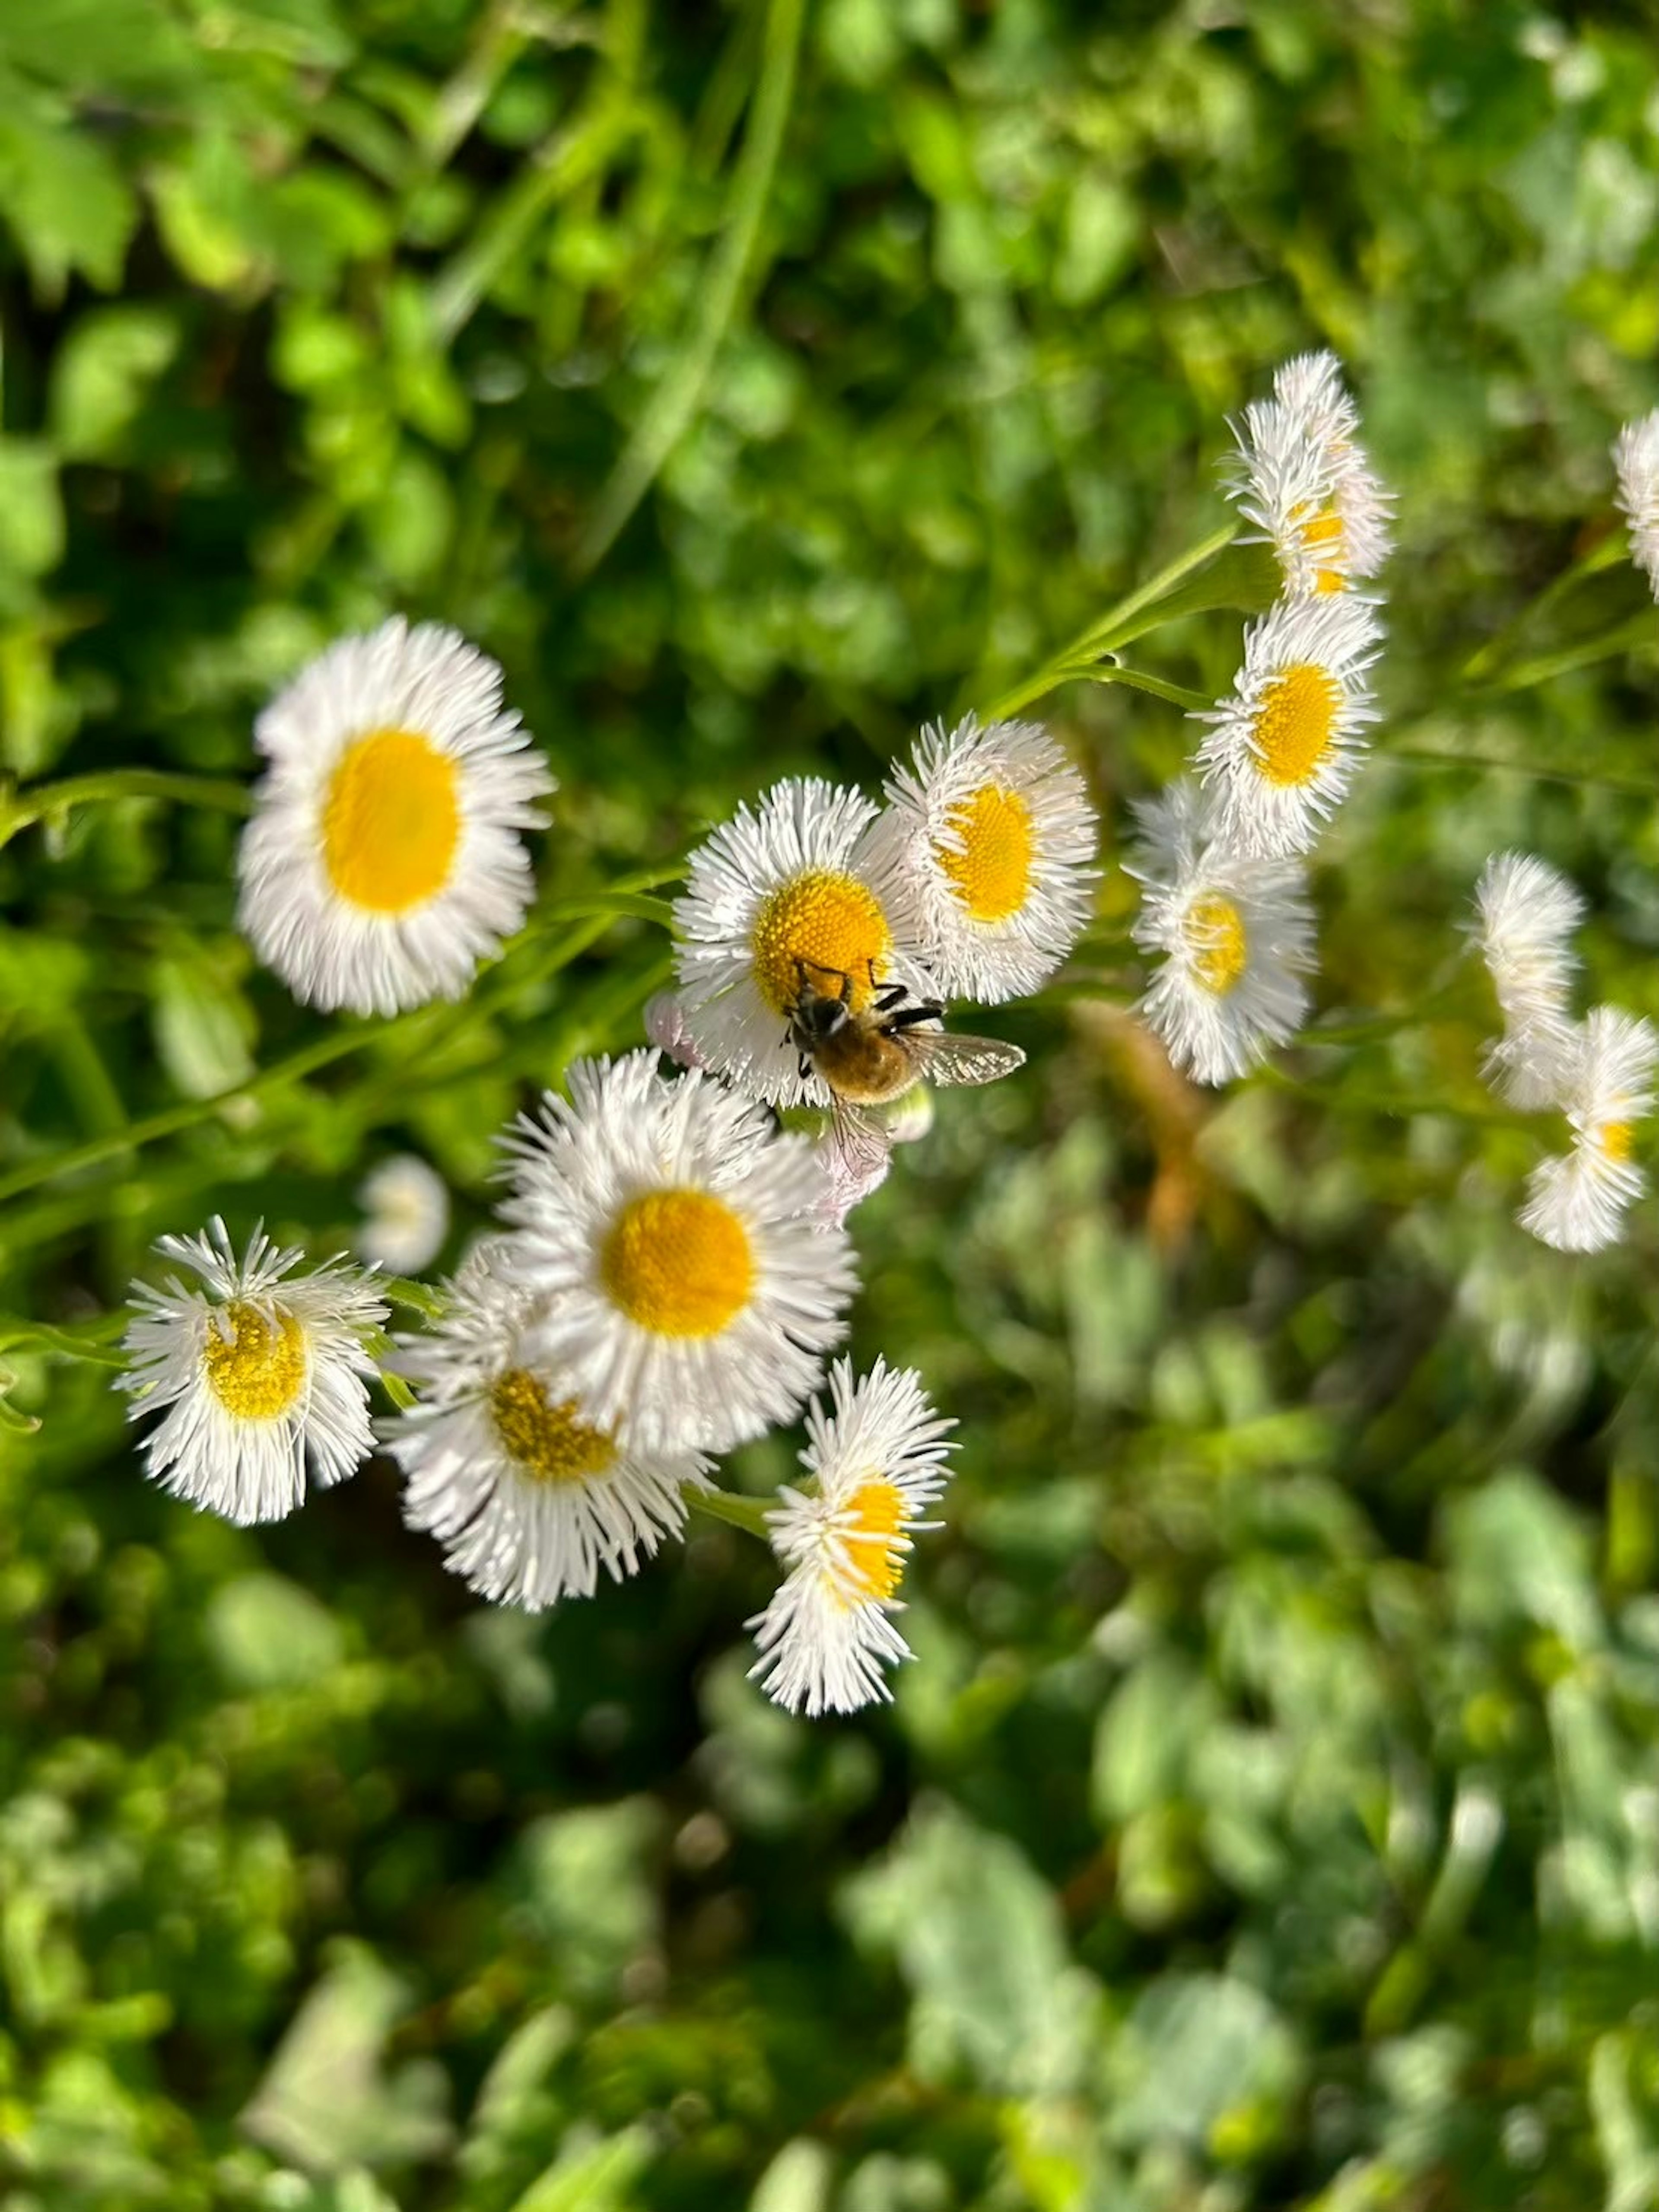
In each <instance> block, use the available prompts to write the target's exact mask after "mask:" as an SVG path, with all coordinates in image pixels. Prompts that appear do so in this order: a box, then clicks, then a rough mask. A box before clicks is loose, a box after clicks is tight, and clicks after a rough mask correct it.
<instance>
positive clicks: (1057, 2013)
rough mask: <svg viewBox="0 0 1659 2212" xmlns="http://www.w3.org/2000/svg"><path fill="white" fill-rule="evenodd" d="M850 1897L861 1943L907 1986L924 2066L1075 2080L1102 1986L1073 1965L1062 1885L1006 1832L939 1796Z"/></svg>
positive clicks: (1052, 2089)
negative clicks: (889, 1961)
mask: <svg viewBox="0 0 1659 2212" xmlns="http://www.w3.org/2000/svg"><path fill="white" fill-rule="evenodd" d="M842 1909H843V1911H844V1912H845V1914H846V1917H847V1918H848V1922H849V1923H850V1924H851V1926H852V1929H853V1932H854V1936H855V1937H856V1938H857V1940H858V1942H860V1944H861V1945H863V1946H865V1947H866V1948H870V1949H875V1950H883V1951H890V1952H891V1953H892V1954H894V1955H895V1957H896V1960H897V1962H898V1966H899V1971H900V1972H901V1973H902V1975H903V1976H904V1978H905V1980H906V1981H907V1982H908V1984H909V1985H910V1989H911V1991H912V1995H913V1997H914V2000H915V2002H914V2007H913V2009H912V2013H911V2018H910V2047H911V2053H912V2058H913V2063H915V2065H916V2067H917V2069H918V2070H919V2071H921V2073H923V2074H925V2075H927V2077H928V2078H930V2079H933V2080H939V2079H940V2078H942V2077H946V2076H948V2075H951V2074H952V2073H954V2072H956V2071H957V2070H958V2069H965V2070H966V2071H967V2072H968V2073H969V2074H970V2075H972V2076H973V2077H974V2078H975V2079H976V2080H977V2081H980V2082H981V2084H982V2085H983V2086H984V2087H986V2088H987V2089H991V2090H997V2091H1001V2092H1004V2093H1007V2094H1009V2095H1012V2096H1030V2095H1033V2094H1043V2095H1055V2094H1064V2093H1066V2091H1068V2090H1069V2089H1071V2088H1073V2087H1075V2086H1076V2085H1077V2082H1078V2081H1079V2077H1080V2075H1081V2073H1082V2070H1083V2069H1084V2067H1085V2062H1086V2057H1087V2052H1088V2050H1089V2045H1090V2041H1091V2034H1092V2021H1093V2013H1094V2008H1095V2005H1096V2002H1097V1999H1096V1992H1095V1990H1094V1985H1093V1984H1092V1983H1091V1980H1090V1979H1089V1978H1088V1977H1087V1976H1086V1975H1085V1974H1083V1973H1082V1972H1079V1970H1078V1969H1077V1968H1075V1967H1073V1966H1072V1964H1071V1962H1070V1959H1069V1957H1068V1954H1067V1952H1066V1939H1065V1934H1064V1930H1063V1929H1062V1927H1061V1924H1060V1913H1059V1909H1058V1906H1057V1904H1056V1901H1055V1899H1054V1893H1053V1892H1052V1891H1051V1890H1050V1889H1049V1888H1048V1885H1047V1883H1046V1882H1044V1881H1042V1880H1041V1879H1040V1878H1039V1877H1038V1876H1037V1875H1036V1873H1034V1872H1033V1870H1032V1869H1031V1867H1030V1863H1029V1862H1028V1861H1027V1860H1026V1859H1025V1858H1024V1856H1023V1855H1022V1853H1021V1852H1020V1851H1019V1850H1018V1848H1017V1847H1016V1846H1015V1845H1014V1844H1012V1843H1010V1842H1009V1841H1008V1840H1007V1839H1006V1838H1005V1837H1002V1836H996V1835H991V1834H988V1833H987V1832H986V1831H984V1830H983V1829H981V1828H976V1827H975V1826H974V1825H973V1823H972V1822H971V1821H969V1820H968V1819H967V1818H966V1816H965V1815H964V1814H961V1813H959V1812H957V1810H956V1808H954V1807H952V1806H947V1805H942V1804H936V1805H933V1806H932V1807H930V1808H927V1810H925V1811H923V1812H921V1813H918V1814H916V1816H915V1819H914V1820H912V1821H911V1823H910V1825H909V1826H908V1828H907V1829H906V1830H905V1832H904V1834H903V1835H902V1838H900V1841H899V1842H898V1844H896V1846H895V1847H894V1849H893V1850H891V1851H890V1853H889V1854H888V1856H887V1857H886V1859H885V1860H884V1862H883V1863H880V1864H879V1865H878V1866H875V1867H872V1869H869V1871H868V1872H866V1873H864V1874H860V1875H854V1877H853V1879H852V1880H851V1881H849V1882H848V1884H847V1886H846V1887H845V1888H844V1889H843V1891H842Z"/></svg>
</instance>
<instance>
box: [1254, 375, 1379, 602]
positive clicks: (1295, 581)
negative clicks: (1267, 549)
mask: <svg viewBox="0 0 1659 2212" xmlns="http://www.w3.org/2000/svg"><path fill="white" fill-rule="evenodd" d="M1232 431H1233V437H1234V439H1235V441H1236V442H1237V447H1238V452H1237V455H1236V456H1235V457H1234V459H1233V461H1232V462H1231V465H1230V468H1229V471H1228V479H1229V481H1228V489H1229V492H1230V494H1231V497H1232V498H1233V499H1234V500H1236V501H1237V504H1238V507H1239V509H1240V511H1241V513H1243V515H1244V516H1245V518H1246V520H1249V521H1250V522H1253V523H1254V524H1255V528H1256V534H1257V535H1258V537H1259V538H1261V539H1265V540H1266V542H1267V544H1270V545H1271V546H1272V547H1273V554H1274V557H1275V558H1276V559H1277V561H1278V562H1279V568H1281V570H1282V571H1283V572H1284V577H1285V590H1286V592H1288V593H1289V594H1290V595H1291V598H1293V599H1304V598H1307V597H1309V596H1310V595H1312V594H1326V593H1334V592H1346V591H1347V590H1348V589H1349V588H1350V587H1351V586H1352V585H1353V584H1355V583H1357V582H1360V581H1363V580H1365V579H1366V578H1368V577H1371V576H1374V575H1375V574H1376V572H1377V570H1378V569H1379V568H1381V567H1382V565H1383V562H1384V560H1385V559H1386V558H1387V556H1388V553H1389V509H1390V507H1392V505H1393V497H1392V495H1391V494H1390V493H1389V492H1388V491H1386V490H1385V489H1383V485H1382V483H1380V482H1379V481H1378V479H1377V478H1376V476H1375V475H1373V473H1372V471H1371V467H1370V462H1369V460H1368V459H1367V458H1366V455H1365V451H1364V447H1362V446H1361V444H1360V443H1359V435H1358V433H1359V410H1358V408H1357V407H1356V406H1355V405H1354V404H1353V401H1352V399H1351V398H1349V396H1348V394H1347V392H1346V391H1345V389H1344V388H1343V384H1342V374H1341V369H1340V365H1339V363H1338V362H1337V360H1336V356H1334V354H1329V353H1315V354H1302V355H1299V356H1297V359H1296V360H1294V361H1290V362H1285V366H1284V367H1283V368H1281V369H1280V370H1279V374H1278V375H1277V376H1276V377H1275V378H1274V379H1273V398H1271V399H1258V400H1255V401H1253V402H1252V403H1251V404H1250V405H1249V406H1248V407H1247V408H1246V409H1245V410H1244V413H1243V416H1242V417H1241V418H1240V420H1239V421H1237V422H1235V423H1234V424H1233V425H1232Z"/></svg>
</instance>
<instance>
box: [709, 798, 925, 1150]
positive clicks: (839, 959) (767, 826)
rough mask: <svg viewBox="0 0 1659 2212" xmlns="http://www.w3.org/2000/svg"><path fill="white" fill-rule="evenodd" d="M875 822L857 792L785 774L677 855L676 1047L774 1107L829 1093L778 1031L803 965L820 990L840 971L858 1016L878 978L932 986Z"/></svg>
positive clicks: (824, 1100) (811, 1101)
mask: <svg viewBox="0 0 1659 2212" xmlns="http://www.w3.org/2000/svg"><path fill="white" fill-rule="evenodd" d="M875 818H876V808H875V806H874V805H872V802H871V801H870V800H869V799H866V797H865V795H864V793H862V792H860V791H851V790H843V789H839V788H837V787H836V786H835V785H833V784H829V783H824V782H822V781H817V779H812V778H809V779H805V780H801V779H796V780H793V781H788V782H785V783H780V784H775V786H774V787H773V788H772V789H771V790H770V791H769V792H768V793H767V794H766V796H765V797H764V798H763V799H762V800H761V802H760V805H759V806H758V807H757V809H756V810H755V811H752V812H751V811H750V809H749V808H748V807H747V806H739V807H738V811H737V813H736V814H735V815H734V816H733V817H732V820H731V821H730V822H726V823H722V824H721V825H720V828H719V829H716V830H715V831H714V835H713V836H711V837H709V838H708V839H707V840H706V841H705V842H704V843H702V845H700V846H699V847H698V848H697V849H696V852H695V853H693V854H692V855H691V858H690V863H689V864H688V866H687V869H686V887H685V890H684V894H683V895H682V896H681V897H679V898H678V899H677V900H676V901H675V902H674V927H675V931H676V933H677V934H678V938H679V940H680V941H679V947H678V978H679V991H680V1000H681V1006H682V1011H683V1014H684V1037H685V1040H686V1043H687V1045H688V1047H689V1048H690V1051H691V1052H693V1053H694V1054H696V1056H697V1058H698V1059H699V1060H700V1062H701V1063H702V1064H703V1065H705V1066H708V1067H710V1068H713V1069H714V1071H715V1072H716V1073H719V1074H721V1075H724V1076H726V1077H727V1078H728V1079H730V1080H731V1081H732V1082H733V1083H735V1084H737V1085H738V1086H739V1087H740V1088H741V1089H743V1090H744V1091H749V1092H750V1094H751V1095H752V1096H754V1097H757V1098H764V1099H766V1100H767V1101H769V1103H771V1104H773V1105H786V1106H787V1105H800V1104H803V1103H804V1104H808V1105H813V1106H828V1104H829V1089H828V1086H827V1085H825V1084H824V1082H823V1079H822V1078H821V1077H820V1076H818V1075H817V1074H816V1073H808V1074H806V1075H805V1076H803V1075H802V1074H801V1073H800V1072H799V1060H800V1054H799V1050H798V1048H796V1047H795V1046H794V1045H793V1044H792V1043H791V1042H790V1041H789V1035H788V1030H789V1021H788V1010H789V1008H790V1007H791V1006H793V1004H794V1002H795V1000H796V999H797V998H798V997H799V994H800V989H801V982H802V966H803V963H805V968H806V969H808V970H809V971H812V970H816V971H817V976H816V981H817V987H819V988H823V987H824V985H823V976H824V975H844V976H846V977H847V978H848V979H849V982H850V987H851V988H850V1002H851V1004H852V1006H854V1010H855V1011H856V1012H860V1013H861V1012H864V1010H865V1009H866V1007H867V1006H869V1004H870V1002H871V1000H872V999H873V998H874V997H875V996H876V995H877V992H878V987H881V986H883V985H888V984H902V985H903V986H904V987H905V988H906V989H907V990H908V991H910V992H912V993H914V994H915V995H916V996H917V997H919V998H924V999H925V998H927V997H929V996H931V995H932V990H933V979H932V977H931V976H930V975H929V974H928V972H927V969H926V968H925V966H924V965H923V964H922V963H921V959H920V957H919V947H918V946H916V945H914V944H913V943H910V942H908V941H907V940H906V939H905V937H904V935H903V933H902V930H901V928H900V926H899V923H898V920H897V917H896V915H895V913H894V912H893V910H892V903H891V890H892V887H891V886H890V884H886V883H885V882H884V880H883V879H882V878H880V877H879V875H878V872H877V870H876V868H875V867H874V866H872V861H871V857H870V847H869V836H868V833H869V830H870V828H871V825H872V823H873V822H874V820H875ZM676 1056H677V1057H678V1054H677V1055H676Z"/></svg>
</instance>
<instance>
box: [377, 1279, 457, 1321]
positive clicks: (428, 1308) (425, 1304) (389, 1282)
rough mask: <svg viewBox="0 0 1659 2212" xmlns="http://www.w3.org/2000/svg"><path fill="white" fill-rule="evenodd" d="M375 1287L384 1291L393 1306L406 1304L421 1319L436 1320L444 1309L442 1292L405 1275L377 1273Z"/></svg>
mask: <svg viewBox="0 0 1659 2212" xmlns="http://www.w3.org/2000/svg"><path fill="white" fill-rule="evenodd" d="M374 1281H375V1286H376V1288H377V1289H379V1290H381V1291H385V1293H386V1297H388V1298H390V1299H391V1301H392V1304H393V1305H394V1306H407V1307H408V1308H409V1309H410V1311H411V1312H412V1313H417V1314H419V1315H420V1316H421V1318H422V1321H436V1320H437V1319H438V1318H439V1316H441V1314H442V1312H443V1310H444V1299H443V1296H442V1293H441V1291H435V1290H434V1289H433V1288H432V1286H431V1285H430V1284H429V1283H417V1282H415V1281H413V1280H411V1279H410V1277H409V1276H407V1275H377V1276H376V1277H375V1279H374Z"/></svg>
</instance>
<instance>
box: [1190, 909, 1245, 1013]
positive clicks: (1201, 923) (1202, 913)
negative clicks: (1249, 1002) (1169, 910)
mask: <svg viewBox="0 0 1659 2212" xmlns="http://www.w3.org/2000/svg"><path fill="white" fill-rule="evenodd" d="M1181 932H1182V936H1183V937H1184V938H1185V939H1186V940H1187V945H1188V951H1190V952H1191V954H1192V956H1193V973H1194V975H1195V976H1196V977H1197V978H1198V980H1199V981H1200V983H1201V984H1202V985H1203V986H1204V988H1205V989H1206V991H1210V992H1213V994H1215V996H1216V997H1217V998H1218V999H1225V997H1226V995H1227V994H1228V993H1229V991H1231V989H1232V988H1233V987H1234V985H1235V984H1236V983H1237V982H1238V981H1239V979H1240V977H1241V976H1242V975H1243V973H1244V970H1245V968H1246V967H1247V966H1248V964H1249V957H1250V948H1249V939H1247V938H1246V936H1245V934H1244V917H1243V915H1241V914H1240V912H1239V910H1238V908H1237V907H1236V906H1235V905H1234V904H1233V902H1232V901H1231V899H1225V898H1223V897H1222V896H1220V894H1219V893H1218V892H1217V891H1205V892H1204V893H1202V894H1201V895H1200V896H1199V897H1197V898H1195V899H1194V901H1193V902H1192V904H1191V905H1190V906H1189V907H1188V909H1187V911H1186V913H1185V914H1184V915H1182V922H1181Z"/></svg>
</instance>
